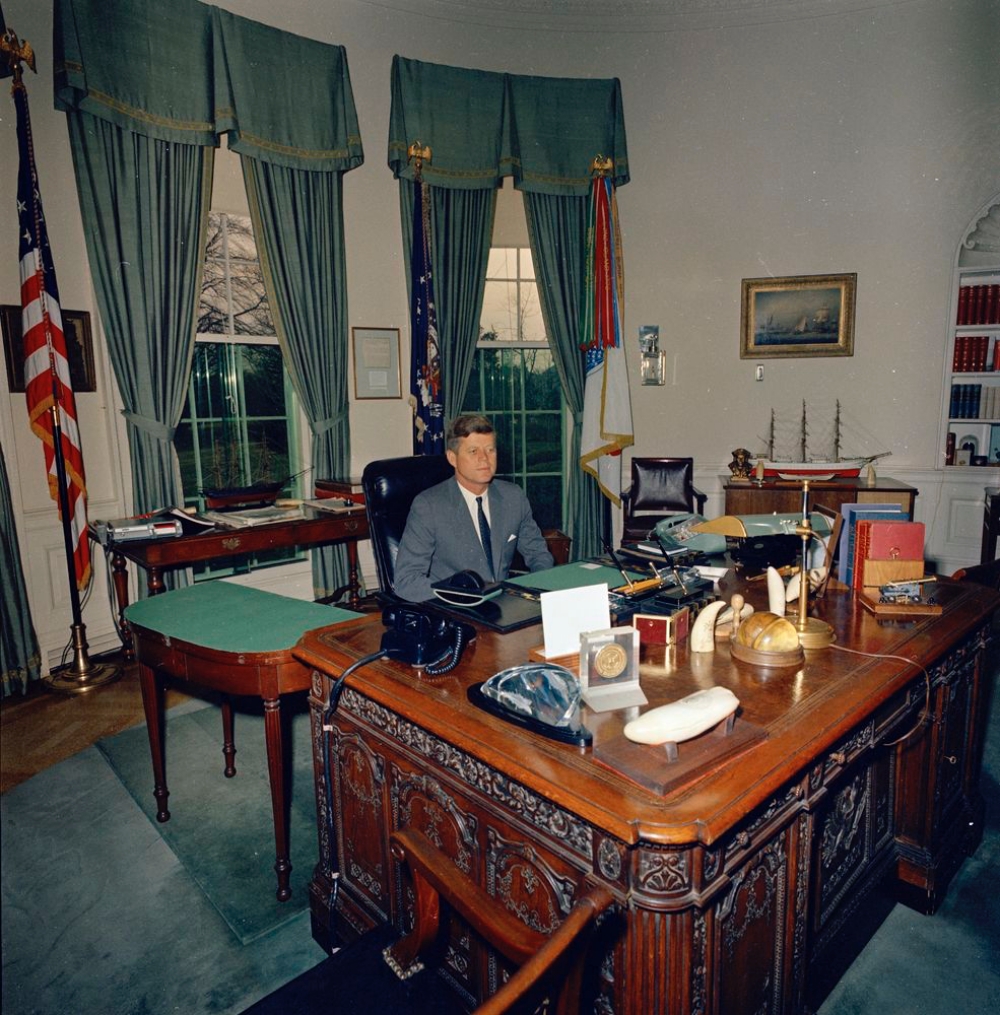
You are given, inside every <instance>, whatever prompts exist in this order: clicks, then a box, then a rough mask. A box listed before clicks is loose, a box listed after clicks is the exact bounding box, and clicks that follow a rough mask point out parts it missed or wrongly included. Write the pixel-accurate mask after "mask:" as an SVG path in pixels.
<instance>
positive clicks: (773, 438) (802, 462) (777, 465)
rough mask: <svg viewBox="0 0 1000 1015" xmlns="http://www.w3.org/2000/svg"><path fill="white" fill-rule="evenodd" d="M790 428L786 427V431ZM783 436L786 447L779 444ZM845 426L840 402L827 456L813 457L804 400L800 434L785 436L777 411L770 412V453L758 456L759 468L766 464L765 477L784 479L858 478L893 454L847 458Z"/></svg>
mask: <svg viewBox="0 0 1000 1015" xmlns="http://www.w3.org/2000/svg"><path fill="white" fill-rule="evenodd" d="M786 429H787V428H786ZM783 436H784V439H785V446H784V447H782V446H781V444H780V443H779V442H780V441H781V440H782V438H783ZM842 438H843V427H842V422H841V413H840V400H839V399H838V400H837V403H836V408H835V411H834V416H833V426H832V431H831V433H830V435H829V438H828V440H829V443H828V444H827V445H826V446H827V447H828V448H829V451H828V452H827V455H826V456H825V457H821V458H811V457H810V448H809V439H810V433H809V420H808V413H807V409H806V402H805V399H803V400H802V415H801V418H800V420H799V423H798V429H797V433H796V434H794V435H788V434H787V433H786V434H785V435H783V434H782V433H781V432H780V423H779V422H778V420H777V416H776V414H775V411H774V409H772V410H771V423H770V428H769V430H768V436H767V451H766V453H765V454H764V455H761V456H758V457H757V459H756V465H757V466H758V467H759V466H760V465H761V464H763V467H764V476H765V477H766V478H772V479H773V478H775V477H778V478H781V479H809V478H812V479H833V478H834V477H856V476H859V475H860V474H861V470H862V469H863V468H865V466H867V465H869V464H870V463H871V462H874V461H875V460H876V459H879V458H885V457H886V456H887V455H891V454H892V452H891V451H881V452H879V453H878V454H874V455H859V456H857V457H850V456H847V457H845V456H844V455H842V454H841V443H842ZM786 454H787V456H788V457H787V458H785V457H784V455H786Z"/></svg>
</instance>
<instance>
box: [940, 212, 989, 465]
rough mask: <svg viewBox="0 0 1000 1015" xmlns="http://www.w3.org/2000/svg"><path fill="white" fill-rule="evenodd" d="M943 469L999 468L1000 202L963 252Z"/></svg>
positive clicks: (948, 365) (972, 231) (975, 227)
mask: <svg viewBox="0 0 1000 1015" xmlns="http://www.w3.org/2000/svg"><path fill="white" fill-rule="evenodd" d="M944 411H945V418H944V421H943V427H942V429H943V443H944V447H943V452H944V459H943V460H944V464H945V465H946V466H955V467H982V466H997V465H1000V200H996V201H993V202H991V203H990V204H989V205H987V206H986V207H985V208H984V209H983V210H982V211H981V212H980V214H979V215H977V216H976V219H975V220H974V221H973V222H972V224H971V226H970V228H969V230H968V233H967V234H966V236H965V237H964V238H963V241H962V244H961V246H960V247H959V252H958V257H957V258H956V264H955V279H954V290H953V296H952V307H951V316H950V327H949V347H948V352H947V357H946V362H945V399H944Z"/></svg>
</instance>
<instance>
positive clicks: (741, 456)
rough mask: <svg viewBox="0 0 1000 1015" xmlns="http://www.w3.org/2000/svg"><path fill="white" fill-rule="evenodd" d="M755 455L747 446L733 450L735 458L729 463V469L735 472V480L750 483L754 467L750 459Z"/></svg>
mask: <svg viewBox="0 0 1000 1015" xmlns="http://www.w3.org/2000/svg"><path fill="white" fill-rule="evenodd" d="M752 457H753V455H752V454H751V453H750V452H749V451H748V450H747V449H746V448H736V449H735V450H734V451H733V460H732V461H731V462H730V463H729V471H730V472H731V473H732V474H733V480H734V481H736V482H740V483H748V482H749V481H750V476H751V474H752V472H753V468H752V467H751V465H750V459H751V458H752Z"/></svg>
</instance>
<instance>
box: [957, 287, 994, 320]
mask: <svg viewBox="0 0 1000 1015" xmlns="http://www.w3.org/2000/svg"><path fill="white" fill-rule="evenodd" d="M955 323H956V324H959V325H961V324H1000V282H992V283H989V284H984V285H963V286H962V287H961V288H960V289H959V290H958V316H957V318H956V320H955Z"/></svg>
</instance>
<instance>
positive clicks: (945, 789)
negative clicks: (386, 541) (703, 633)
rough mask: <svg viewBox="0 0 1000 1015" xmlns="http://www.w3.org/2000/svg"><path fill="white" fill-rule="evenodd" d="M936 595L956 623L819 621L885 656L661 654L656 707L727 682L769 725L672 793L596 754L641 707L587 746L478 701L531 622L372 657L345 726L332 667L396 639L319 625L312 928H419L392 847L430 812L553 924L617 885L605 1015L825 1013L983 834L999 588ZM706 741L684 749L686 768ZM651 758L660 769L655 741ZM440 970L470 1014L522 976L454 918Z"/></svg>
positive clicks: (535, 637)
mask: <svg viewBox="0 0 1000 1015" xmlns="http://www.w3.org/2000/svg"><path fill="white" fill-rule="evenodd" d="M937 595H938V596H939V598H940V600H941V601H942V602H943V603H944V604H945V607H946V608H945V611H944V613H943V615H941V616H938V617H930V618H920V619H918V620H905V621H901V622H885V621H882V622H880V621H879V620H877V619H876V618H875V617H873V616H871V615H870V614H869V613H867V612H866V611H865V610H864V609H863V608H862V607H861V605H860V604H859V603H857V602H856V601H855V600H854V599H853V598H852V597H851V596H850V595H849V594H847V593H844V592H835V591H830V592H828V594H827V598H826V600H825V601H824V602H823V603H822V605H821V606H820V607H819V608H818V610H817V611H816V612H817V614H818V615H821V616H823V618H824V619H826V620H827V621H829V622H830V623H832V624H833V625H834V627H835V629H836V631H837V636H838V642H839V644H840V645H841V646H844V647H845V648H851V649H854V650H856V651H858V652H863V653H878V654H880V655H881V658H877V659H876V658H871V657H869V656H865V655H856V654H850V653H848V652H845V651H842V650H839V649H828V650H824V651H811V652H807V653H806V662H805V664H804V665H803V666H802V667H801V668H800V669H795V670H792V671H788V670H784V671H782V670H772V671H768V670H762V669H758V668H753V667H750V666H746V665H745V664H743V663H741V662H739V661H737V660H735V659H733V658H731V656H730V654H729V651H728V648H727V647H726V646H725V645H724V644H721V643H720V644H719V646H718V649H717V651H716V652H715V653H714V654H713V655H708V656H702V655H695V656H690V655H689V653H688V650H687V645H686V644H683V645H681V646H679V647H675V648H671V649H668V648H666V647H658V648H657V647H650V646H647V647H646V648H644V661H643V667H642V679H643V688H644V690H645V691H646V694H647V696H648V698H649V701H650V706H655V705H658V704H663V703H665V702H667V701H671V700H674V699H676V698H678V697H681V696H683V695H686V694H688V693H690V692H691V691H693V690H696V689H698V688H701V687H706V686H710V685H712V684H721V685H723V686H726V687H729V688H731V689H732V690H733V691H734V692H735V693H736V695H737V696H738V697H739V699H740V701H741V712H740V716H739V718H738V719H737V726H739V724H740V723H741V722H745V723H749V724H754V725H755V726H757V727H758V728H760V729H762V730H763V731H764V733H765V734H766V735H765V736H764V738H763V739H759V740H758V741H757V742H756V743H754V744H752V746H749V747H747V749H746V750H744V751H743V752H742V753H737V754H735V755H731V756H729V757H720V758H719V759H718V760H716V761H714V762H713V761H708V762H706V763H705V764H704V765H703V766H702V767H701V768H700V769H696V770H694V771H692V772H689V773H688V775H686V776H685V777H682V778H681V779H680V780H679V781H678V782H677V783H676V784H675V785H673V786H670V787H669V788H668V789H667V791H666V792H665V793H664V794H663V795H659V794H656V793H654V792H652V791H650V790H647V789H644V788H643V787H642V786H641V785H639V784H638V783H637V782H633V781H632V780H630V779H629V778H627V777H625V776H624V775H622V774H620V772H618V771H616V770H614V769H613V768H612V767H609V766H608V765H605V764H602V763H601V762H600V761H598V760H596V759H595V756H594V755H595V753H600V752H601V751H602V749H603V748H605V747H611V746H612V745H613V744H614V742H615V741H616V738H619V737H620V736H621V730H622V726H623V721H624V719H625V718H626V714H625V713H623V712H608V713H602V714H594V713H590V712H587V714H586V724H587V726H588V727H589V728H590V729H591V730H592V731H593V733H594V747H593V748H592V749H586V750H583V749H578V748H573V747H568V746H563V745H559V744H556V743H554V742H552V741H549V740H545V739H543V738H540V737H538V736H535V735H533V734H531V733H528V732H526V731H522V730H519V729H517V728H516V727H514V726H512V725H509V724H507V723H504V722H503V721H501V720H498V719H496V718H493V717H492V716H490V715H488V714H486V713H484V712H482V711H480V710H478V709H476V708H475V707H473V706H472V705H471V704H470V703H469V701H468V699H467V697H466V689H467V688H468V687H469V685H470V684H473V683H476V682H478V681H482V680H484V679H486V678H487V677H489V676H490V675H492V674H493V673H495V672H497V671H498V670H500V669H501V668H504V667H506V666H509V665H513V664H515V663H519V662H523V661H525V660H526V659H527V655H528V650H529V649H530V648H531V647H533V646H535V645H537V644H538V643H539V642H540V640H541V632H540V629H539V628H537V627H535V628H529V629H525V630H522V631H518V632H515V633H513V634H508V635H498V634H493V633H490V632H482V633H480V634H479V636H478V638H477V639H476V641H475V642H474V643H473V644H472V645H471V646H469V648H468V649H467V651H466V654H465V656H464V657H463V659H462V663H461V664H460V666H459V667H458V669H457V670H456V671H454V672H453V673H452V674H448V675H447V676H445V677H441V678H438V679H436V680H434V681H422V680H420V679H418V678H417V676H416V675H415V673H414V671H412V670H409V669H407V668H404V667H402V666H400V665H396V664H394V663H390V662H387V661H385V660H382V661H379V662H377V663H374V664H369V665H367V666H364V667H362V668H360V669H359V670H357V671H356V672H355V673H353V674H352V675H351V676H349V677H348V681H347V685H348V686H347V689H346V690H345V693H344V695H343V697H342V698H341V701H340V706H339V709H338V710H337V711H336V712H335V713H334V715H333V718H332V722H331V723H330V726H331V729H330V730H329V732H328V733H325V732H324V730H323V728H322V726H323V723H322V717H323V713H324V710H325V699H326V696H327V694H328V690H329V685H330V678H331V677H332V676H336V675H338V674H340V673H341V672H342V670H343V669H344V668H345V667H346V666H347V665H348V664H350V663H351V662H353V661H355V660H356V659H358V658H360V657H362V656H364V655H366V654H368V653H370V652H372V651H374V650H375V649H377V648H378V645H379V638H380V633H381V626H380V625H379V623H378V620H377V618H372V619H370V620H369V621H368V622H366V623H364V624H362V625H360V626H359V627H357V628H354V629H352V630H351V631H347V632H341V633H337V632H334V631H314V632H310V633H309V634H307V635H305V636H304V638H303V639H302V641H301V642H300V643H299V645H298V647H297V648H296V649H295V654H296V655H297V656H298V657H299V658H300V659H301V660H302V661H303V662H305V663H307V664H308V665H310V666H312V667H313V668H314V672H313V683H312V691H311V697H310V701H311V708H312V715H313V737H314V752H315V754H314V764H315V770H316V776H317V804H318V813H319V832H320V853H321V855H320V862H319V865H318V866H317V869H316V873H315V876H314V879H313V881H312V883H311V886H310V894H311V900H310V901H311V909H312V919H313V933H314V936H315V937H316V938H317V940H318V941H320V943H321V944H323V945H324V946H327V945H329V944H330V943H331V941H332V940H333V939H334V938H335V937H337V936H340V937H345V938H348V939H349V938H351V937H354V936H357V935H359V934H361V933H363V932H364V931H366V930H367V929H369V928H370V927H372V926H374V925H376V924H378V923H380V922H385V921H392V922H394V923H395V924H396V925H397V926H399V927H401V928H402V927H403V926H405V925H407V923H408V921H409V919H410V916H409V913H410V911H411V910H412V905H413V902H412V896H411V893H410V889H409V886H408V883H407V882H406V880H405V877H404V874H403V873H402V872H401V871H400V870H399V869H398V868H397V866H396V865H394V863H393V861H392V860H391V857H390V854H389V852H388V849H387V841H386V840H387V834H388V832H389V831H390V830H391V829H393V828H397V827H403V826H406V825H411V824H412V825H416V826H417V827H419V828H420V830H421V831H423V832H424V834H425V835H427V836H428V838H430V839H431V840H432V841H433V842H435V843H436V844H437V845H438V847H439V848H440V849H442V850H444V851H445V852H446V853H447V854H448V855H449V856H451V857H452V858H453V859H454V862H455V863H456V865H457V866H459V867H460V868H461V869H462V870H464V871H466V872H467V873H468V874H469V875H470V876H471V877H473V878H474V879H476V880H477V881H478V882H479V884H481V885H482V886H483V887H485V888H486V890H488V891H489V892H491V893H493V894H494V895H499V896H501V897H503V898H505V899H506V900H507V902H508V905H509V906H510V908H511V910H512V911H514V912H515V913H518V914H519V915H520V916H521V918H522V919H524V920H525V921H526V922H527V923H529V924H530V925H532V926H536V927H539V928H541V929H550V928H552V927H553V926H554V925H556V924H557V923H558V922H559V921H560V919H561V916H562V914H564V913H565V912H566V911H567V910H568V908H569V906H570V904H571V902H572V900H573V898H574V896H575V895H576V894H577V893H578V892H580V891H581V890H582V889H581V886H582V885H583V883H584V881H585V879H589V880H593V879H597V880H599V881H601V882H603V883H604V884H606V885H607V886H608V887H609V888H610V889H611V891H612V892H613V893H614V894H615V896H616V899H617V900H618V909H617V911H616V913H615V914H614V916H613V917H612V918H611V919H609V920H607V921H606V922H605V924H604V925H603V927H602V928H601V932H600V934H599V937H598V938H597V940H596V943H595V946H594V947H595V954H594V955H592V960H593V961H592V968H593V969H594V972H595V983H594V984H593V988H594V990H595V991H596V997H595V1001H594V1007H593V1009H592V1010H593V1011H595V1012H601V1013H610V1012H615V1013H618V1015H623V1013H631V1015H649V1013H650V1012H657V1013H662V1012H668V1013H677V1015H680V1013H685V1015H687V1013H691V1012H697V1013H714V1015H740V1013H755V1015H756V1013H762V1012H766V1013H800V1012H808V1011H810V1010H813V1009H814V1008H815V1007H816V1006H818V1004H819V1002H820V1001H821V1000H822V998H823V997H824V996H825V995H826V993H828V991H829V989H830V987H831V986H832V985H833V984H834V983H835V982H836V980H837V979H838V978H839V976H840V975H841V974H842V972H843V970H844V969H845V968H846V967H847V965H848V964H849V963H850V962H851V961H852V960H853V958H854V957H855V956H856V955H857V954H858V952H859V951H860V950H861V948H862V947H863V945H864V943H865V942H866V941H867V940H868V938H869V937H870V936H871V933H873V931H874V929H875V927H877V925H878V923H879V922H880V921H881V919H882V918H883V917H884V915H885V913H886V912H887V911H888V909H889V908H890V907H891V905H892V904H893V902H894V901H895V900H897V899H898V900H901V901H903V902H905V903H907V904H908V905H910V906H913V907H914V908H916V909H918V910H920V911H922V912H925V913H932V912H933V911H934V910H935V908H936V907H937V906H938V904H939V903H940V901H941V899H942V897H943V895H944V892H945V890H946V887H947V885H948V882H949V879H950V878H951V876H952V875H953V873H954V872H955V870H956V869H957V868H958V867H959V865H960V864H961V863H962V859H963V857H964V856H966V855H967V854H969V853H971V852H972V851H974V850H975V848H976V846H977V844H978V842H979V840H980V838H981V834H982V821H983V802H982V798H981V796H980V793H979V790H978V783H979V776H980V769H981V759H982V746H983V736H984V723H985V715H986V704H987V698H988V690H989V688H988V686H987V685H988V680H989V675H988V673H987V672H985V671H984V655H985V653H986V650H987V644H988V642H989V631H990V625H989V620H990V617H991V615H992V612H993V611H994V610H996V609H997V608H998V606H1000V597H998V596H997V595H996V594H995V593H994V592H992V591H990V590H988V589H985V588H982V587H979V586H973V585H968V584H959V583H955V582H950V581H944V582H941V583H939V587H938V590H937ZM758 605H760V604H758ZM890 656H902V657H904V659H909V660H913V662H912V663H910V662H906V661H903V660H901V659H898V658H889V657H890ZM695 743H696V742H694V741H692V742H691V745H685V744H681V745H680V752H681V760H682V761H683V759H684V756H685V750H686V747H687V746H693V745H694V744H695ZM327 746H328V750H327ZM642 750H643V751H646V752H651V753H649V763H650V764H653V765H665V764H666V761H665V759H664V758H663V755H662V748H642ZM658 752H659V753H658ZM327 766H328V767H327ZM327 770H328V771H329V772H330V783H331V785H330V787H329V788H330V790H331V792H330V793H329V795H328V794H327V781H326V774H325V773H326V771H327ZM335 880H336V881H339V885H338V889H337V891H334V883H335ZM444 962H445V968H446V970H447V974H448V976H449V978H450V979H451V980H452V981H453V983H454V984H455V985H456V986H457V987H458V989H459V990H460V991H461V992H463V993H464V994H465V995H466V998H467V1001H469V1002H470V1003H471V1002H473V1001H476V1000H478V999H479V998H482V997H483V996H485V995H488V994H489V993H491V992H492V991H493V990H494V989H495V988H496V985H497V984H498V982H501V981H500V977H502V975H503V971H502V968H501V965H500V963H499V961H498V960H497V958H496V956H495V955H493V954H491V953H488V952H487V951H486V950H485V949H484V947H483V946H482V945H481V944H480V943H479V942H477V941H476V940H474V939H471V938H470V935H469V934H468V933H463V932H462V928H460V927H456V928H452V931H451V936H450V944H449V947H448V949H447V952H446V955H445V959H444ZM587 1010H591V1009H590V1008H589V1007H588V1009H587Z"/></svg>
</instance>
